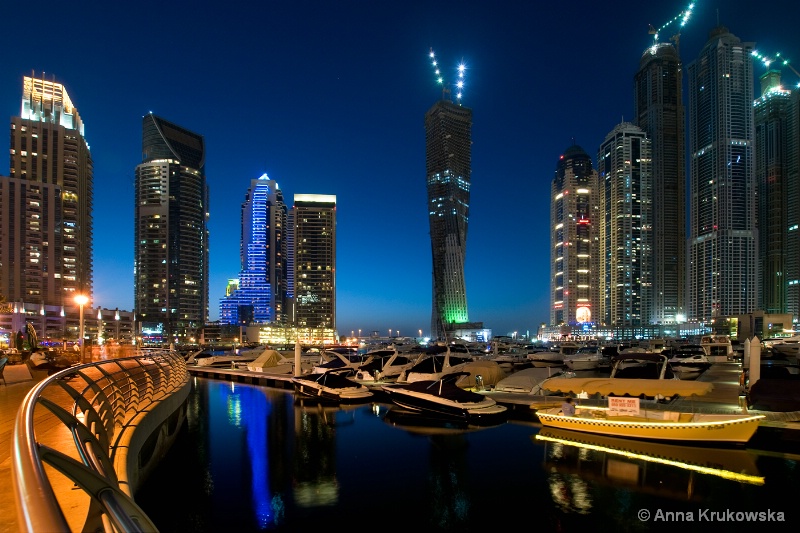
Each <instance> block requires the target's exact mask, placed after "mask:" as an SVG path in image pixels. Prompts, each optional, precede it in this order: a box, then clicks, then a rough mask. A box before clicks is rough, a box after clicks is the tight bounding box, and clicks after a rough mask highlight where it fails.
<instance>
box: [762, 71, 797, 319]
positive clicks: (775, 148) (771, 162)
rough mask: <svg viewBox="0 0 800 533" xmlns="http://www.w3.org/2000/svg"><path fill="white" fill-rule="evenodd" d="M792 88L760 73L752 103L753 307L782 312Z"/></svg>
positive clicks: (784, 303)
mask: <svg viewBox="0 0 800 533" xmlns="http://www.w3.org/2000/svg"><path fill="white" fill-rule="evenodd" d="M790 101H791V91H789V90H787V89H784V88H783V87H781V75H780V71H777V70H770V71H768V72H766V73H765V74H764V75H762V76H761V97H759V98H758V99H756V101H755V106H754V113H755V116H754V123H755V173H756V178H755V179H756V184H757V187H758V236H759V239H758V240H759V243H758V244H759V246H758V250H759V264H760V272H761V280H760V283H759V284H758V288H759V291H758V302H759V303H758V309H759V310H762V311H764V312H765V313H774V314H781V313H786V306H787V301H786V294H787V289H788V279H789V278H788V276H787V271H786V257H787V255H786V251H787V238H788V231H787V230H788V226H787V216H788V205H789V198H788V191H789V188H788V183H787V176H788V152H787V151H788V149H789V145H788V139H787V137H788V128H789V105H790Z"/></svg>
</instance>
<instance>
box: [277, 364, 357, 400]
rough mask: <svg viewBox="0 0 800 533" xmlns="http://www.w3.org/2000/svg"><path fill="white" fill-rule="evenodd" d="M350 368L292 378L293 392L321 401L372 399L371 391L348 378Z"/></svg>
mask: <svg viewBox="0 0 800 533" xmlns="http://www.w3.org/2000/svg"><path fill="white" fill-rule="evenodd" d="M354 373H355V371H354V370H353V369H352V368H343V369H334V370H329V371H327V372H323V373H321V374H320V373H311V374H306V375H303V376H295V377H293V378H292V384H293V385H294V391H295V392H296V393H297V394H299V395H301V396H304V397H307V398H315V399H317V400H321V401H328V402H339V403H354V402H363V401H367V400H369V399H370V398H372V396H373V395H372V391H370V390H369V388H368V387H367V386H366V385H363V384H361V383H356V382H355V381H353V380H352V379H350V378H349V376H352V375H353V374H354Z"/></svg>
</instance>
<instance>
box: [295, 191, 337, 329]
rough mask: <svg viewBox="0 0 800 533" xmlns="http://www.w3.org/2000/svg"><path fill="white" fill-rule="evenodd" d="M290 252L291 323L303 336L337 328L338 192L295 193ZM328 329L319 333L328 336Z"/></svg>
mask: <svg viewBox="0 0 800 533" xmlns="http://www.w3.org/2000/svg"><path fill="white" fill-rule="evenodd" d="M291 219H292V221H293V227H292V231H291V234H290V243H289V255H291V256H293V258H294V261H293V263H294V275H293V286H292V287H291V289H290V291H289V292H291V294H293V296H294V302H293V304H294V305H293V306H292V312H293V315H292V323H293V324H294V326H295V327H296V328H298V329H299V330H303V331H304V332H303V334H302V336H303V337H315V336H317V334H316V333H314V332H313V331H311V330H318V331H321V332H324V331H328V332H329V334H330V335H334V332H335V329H336V196H335V195H323V194H295V195H294V204H293V206H292V209H291ZM329 334H328V333H325V334H320V335H321V336H323V337H327V336H328V335H329Z"/></svg>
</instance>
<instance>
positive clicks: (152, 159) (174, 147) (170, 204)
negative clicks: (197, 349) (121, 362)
mask: <svg viewBox="0 0 800 533" xmlns="http://www.w3.org/2000/svg"><path fill="white" fill-rule="evenodd" d="M134 189H135V190H134V196H135V207H134V216H135V221H134V282H133V284H134V310H135V312H136V319H137V322H138V327H139V330H140V331H139V333H140V334H141V335H142V336H143V337H144V338H149V339H150V340H152V341H154V342H157V341H161V342H174V341H175V340H176V339H177V341H178V342H184V341H185V342H191V338H192V337H194V338H195V339H196V338H199V335H200V330H201V329H202V327H203V325H204V324H205V321H206V319H207V318H208V238H209V235H208V226H207V223H208V187H207V185H206V176H205V141H204V139H203V137H202V136H201V135H199V134H197V133H194V132H192V131H189V130H187V129H185V128H182V127H181V126H178V125H176V124H173V123H171V122H169V121H167V120H164V119H163V118H160V117H158V116H156V115H153V114H152V113H150V114H148V115H145V116H144V117H143V119H142V163H141V164H139V165H138V166H137V167H136V176H135V185H134Z"/></svg>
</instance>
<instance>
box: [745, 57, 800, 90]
mask: <svg viewBox="0 0 800 533" xmlns="http://www.w3.org/2000/svg"><path fill="white" fill-rule="evenodd" d="M751 54H752V56H753V57H755V58H756V59H758V60H759V61H761V63H763V64H764V66H765V67H766V68H769V67H770V65H771V64H772V63H775V62H778V63H779V64H780V66H781V67H786V68H788V69H789V70H791V71H792V72H794V75H795V76H797V77H798V78H800V72H797V70H796V69H795V68H794V67H793V66H792V65H791V64H789V60H788V59H784V58H782V57H781V54H780V53H778V54H775V56H774V57H770V56H767V55H765V54H762V53H761V52H759V51H758V50H753V51H752V52H751ZM799 85H800V84H799Z"/></svg>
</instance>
